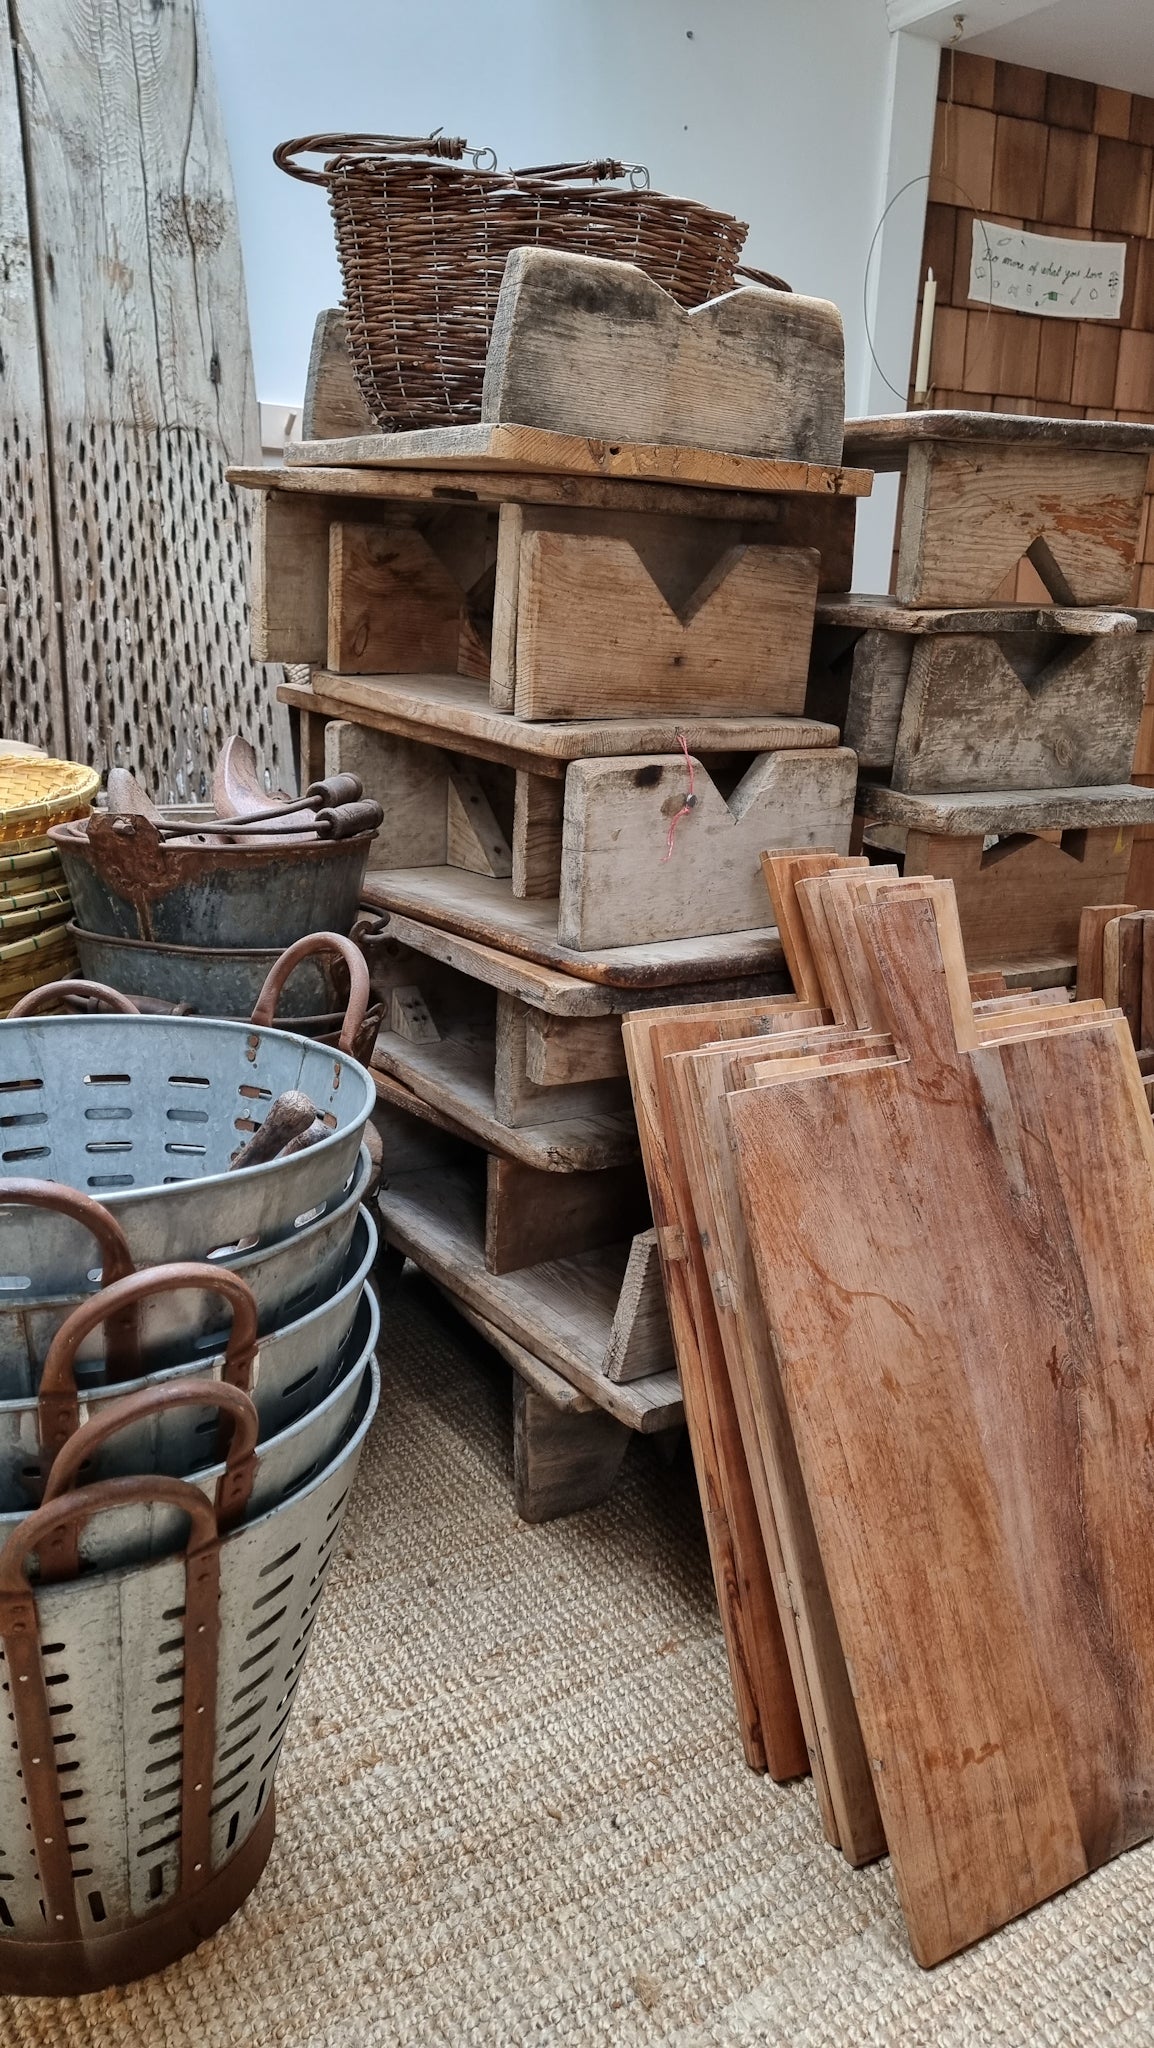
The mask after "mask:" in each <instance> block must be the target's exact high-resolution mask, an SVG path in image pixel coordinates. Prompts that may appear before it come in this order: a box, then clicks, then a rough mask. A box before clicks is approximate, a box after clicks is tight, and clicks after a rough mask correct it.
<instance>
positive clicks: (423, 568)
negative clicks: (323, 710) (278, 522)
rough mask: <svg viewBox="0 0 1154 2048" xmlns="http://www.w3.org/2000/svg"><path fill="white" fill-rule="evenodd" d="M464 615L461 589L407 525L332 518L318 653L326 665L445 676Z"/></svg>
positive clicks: (349, 671)
mask: <svg viewBox="0 0 1154 2048" xmlns="http://www.w3.org/2000/svg"><path fill="white" fill-rule="evenodd" d="M464 618H465V593H464V591H463V590H462V589H461V586H460V584H459V583H458V582H457V581H456V580H455V578H454V577H452V576H451V575H450V574H449V572H448V570H447V569H446V567H445V564H444V562H442V561H441V559H440V557H439V556H438V555H436V554H435V553H434V552H433V549H432V548H431V547H430V546H429V543H428V541H427V540H426V539H425V538H424V536H423V535H422V534H421V533H419V532H418V531H417V530H416V528H415V527H413V526H411V525H400V524H397V525H390V526H384V525H380V524H373V525H366V524H365V523H364V522H356V521H352V520H345V519H340V520H334V521H333V524H332V527H331V528H330V533H329V588H328V643H327V653H326V655H325V657H324V659H325V661H326V663H327V665H328V667H329V668H330V669H332V670H334V671H335V672H337V673H338V674H341V673H343V674H345V675H372V674H373V673H375V672H377V671H380V672H381V673H384V674H389V675H419V674H421V673H422V672H424V671H431V672H433V673H434V674H435V673H437V672H438V671H443V672H445V673H446V674H449V675H451V674H452V673H453V671H454V670H455V669H456V667H457V659H458V655H459V653H460V646H461V631H462V627H463V625H464Z"/></svg>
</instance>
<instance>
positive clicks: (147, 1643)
mask: <svg viewBox="0 0 1154 2048" xmlns="http://www.w3.org/2000/svg"><path fill="white" fill-rule="evenodd" d="M234 1391H235V1390H234ZM377 1394H378V1379H377V1372H376V1367H375V1365H370V1367H369V1369H368V1371H367V1373H366V1374H365V1375H364V1376H363V1379H362V1393H361V1397H360V1405H359V1408H358V1411H357V1414H356V1416H355V1418H354V1420H353V1423H352V1426H351V1427H350V1429H349V1431H348V1433H347V1435H346V1437H345V1439H344V1441H343V1442H342V1443H341V1445H340V1447H339V1448H338V1449H337V1450H336V1451H335V1453H334V1455H333V1457H332V1458H331V1460H330V1462H329V1463H328V1465H327V1466H326V1468H325V1469H324V1471H322V1472H320V1473H318V1474H317V1475H316V1477H315V1478H313V1479H312V1480H311V1481H310V1482H309V1483H308V1484H307V1485H304V1486H302V1487H301V1489H300V1490H299V1491H298V1492H297V1493H295V1494H294V1495H292V1497H291V1498H290V1499H288V1500H286V1501H284V1502H281V1503H278V1504H277V1505H275V1506H272V1507H270V1509H269V1510H268V1512H267V1513H265V1514H262V1515H258V1516H257V1517H256V1518H255V1519H254V1520H251V1521H249V1522H246V1523H244V1524H243V1525H242V1526H240V1527H237V1528H234V1529H232V1530H231V1531H228V1530H227V1527H226V1526H222V1517H221V1515H220V1513H219V1512H218V1510H217V1509H216V1508H215V1507H214V1505H213V1503H212V1502H211V1501H210V1500H208V1499H207V1498H206V1496H205V1494H204V1493H202V1492H201V1491H200V1490H199V1488H198V1487H196V1486H191V1485H189V1484H188V1482H187V1481H185V1480H182V1479H174V1478H166V1477H156V1476H150V1477H139V1478H127V1479H113V1480H106V1481H103V1482H101V1483H99V1484H97V1485H95V1486H90V1487H87V1488H82V1489H81V1490H80V1491H78V1492H69V1491H67V1490H64V1482H63V1481H61V1480H57V1478H56V1475H55V1474H53V1475H52V1477H50V1480H49V1485H48V1494H47V1501H46V1504H45V1505H44V1506H43V1507H41V1508H39V1509H37V1510H36V1512H35V1513H34V1514H32V1515H29V1516H28V1517H26V1518H25V1520H24V1521H23V1522H22V1523H21V1524H20V1526H19V1528H18V1529H17V1530H16V1531H15V1532H14V1533H13V1535H12V1536H11V1537H10V1539H9V1541H8V1543H7V1544H6V1546H5V1548H4V1550H3V1553H2V1554H0V1645H2V1650H3V1669H2V1680H3V1684H4V1687H5V1690H6V1694H7V1698H8V1701H9V1712H10V1714H11V1717H12V1723H13V1737H14V1739H13V1741H12V1743H11V1745H7V1744H6V1745H5V1747H4V1752H3V1756H2V1757H0V1841H2V1842H3V1844H4V1849H5V1855H4V1859H3V1867H2V1869H0V1993H4V1994H7V1995H10V1996H11V1995H18V1994H24V1995H50V1996H56V1997H59V1996H63V1995H72V1994H77V1993H80V1992H84V1991H93V1990H99V1989H102V1988H103V1987H105V1986H107V1985H109V1984H116V1983H123V1982H126V1981H128V1980H130V1979H132V1978H134V1977H140V1976H144V1975H146V1974H148V1973H150V1972H152V1971H155V1970H159V1969H162V1968H164V1967H165V1965H167V1964H168V1963H171V1962H173V1961H175V1960H176V1958H177V1957H178V1956H181V1955H184V1954H186V1953H187V1952H188V1951H189V1950H190V1949H192V1948H195V1947H196V1945H197V1944H198V1943H199V1942H201V1941H203V1940H204V1939H205V1938H206V1937H207V1936H208V1935H210V1934H212V1933H213V1932H214V1931H215V1930H216V1929H217V1928H218V1927H220V1926H221V1925H222V1924H223V1922H224V1921H225V1920H227V1919H228V1918H229V1916H230V1915H231V1914H232V1913H234V1912H235V1911H236V1909H237V1907H238V1906H239V1905H240V1904H241V1903H242V1902H243V1900H244V1899H245V1898H246V1897H247V1895H248V1893H249V1892H250V1891H251V1889H252V1887H253V1885H254V1884H255V1883H256V1881H257V1879H258V1878H259V1876H260V1873H261V1871H262V1869H263V1868H264V1864H265V1861H266V1859H267V1857H268V1853H269V1849H270V1848H271V1846H272V1839H273V1833H274V1828H275V1820H274V1802H273V1780H274V1776H275V1772H276V1767H277V1761H278V1758H279V1755H280V1749H281V1744H282V1742H283V1740H284V1736H285V1731H286V1728H287V1725H288V1721H289V1715H290V1711H291V1708H292V1702H293V1697H294V1694H295V1692H296V1687H297V1684H298V1682H299V1679H300V1675H301V1670H302V1667H303V1663H304V1657H305V1651H306V1648H307V1645H308V1639H309V1633H310V1630H311V1628H312V1624H313V1621H314V1619H315V1616H316V1612H317V1605H318V1601H319V1599H320V1595H321V1592H322V1589H323V1586H324V1581H325V1576H326V1574H327V1572H328V1570H329V1567H330V1565H331V1562H332V1559H333V1556H334V1552H335V1549H336V1544H337V1538H338V1536H339V1533H340V1528H341V1521H342V1517H343V1513H344V1506H345V1502H346V1500H347V1497H348V1493H349V1488H350V1486H351V1485H352V1481H353V1478H354V1475H355V1472H356V1466H357V1461H358V1459H359V1456H360V1451H361V1446H362V1444H363V1442H364V1438H365V1434H366V1432H367V1430H368V1427H369V1424H370V1422H371V1420H372V1416H373V1413H374V1410H375V1407H376V1401H377ZM236 1398H237V1400H238V1401H240V1402H244V1401H245V1400H246V1399H247V1397H246V1396H245V1395H243V1394H242V1393H239V1392H237V1394H236ZM250 1406H251V1404H250ZM255 1422H256V1418H255V1414H253V1415H252V1417H251V1422H250V1430H251V1429H254V1428H255ZM88 1427H89V1429H91V1428H92V1425H91V1424H90V1425H88ZM84 1434H85V1433H84V1431H82V1432H81V1439H83V1437H84ZM75 1449H78V1450H79V1454H80V1456H81V1457H83V1455H84V1444H83V1441H80V1442H79V1443H77V1440H74V1452H75ZM126 1510H127V1511H128V1512H130V1513H133V1514H135V1515H137V1516H140V1515H155V1516H164V1517H166V1518H167V1523H168V1525H169V1529H170V1546H171V1547H170V1554H169V1555H167V1556H165V1557H163V1558H158V1559H154V1560H152V1561H150V1562H148V1563H146V1564H138V1565H131V1566H127V1567H120V1568H118V1569H114V1570H107V1571H100V1572H93V1573H90V1574H87V1575H83V1576H80V1577H78V1578H75V1579H71V1580H66V1581H64V1582H61V1583H52V1582H51V1581H52V1579H53V1577H54V1574H53V1571H52V1569H51V1568H50V1567H49V1564H48V1560H50V1558H51V1556H52V1554H53V1552H54V1550H57V1549H63V1550H65V1551H67V1550H68V1549H69V1548H71V1549H72V1551H73V1552H75V1550H76V1547H77V1545H76V1541H75V1539H76V1536H77V1531H78V1530H82V1529H83V1528H84V1527H86V1526H89V1525H91V1524H92V1523H93V1521H95V1520H97V1519H103V1518H104V1517H105V1516H108V1515H113V1516H115V1515H120V1514H122V1513H124V1512H125V1511H126ZM81 1540H82V1539H81ZM34 1554H35V1555H36V1556H38V1558H39V1562H40V1569H41V1583H40V1584H38V1585H36V1586H33V1585H31V1584H29V1582H28V1578H27V1566H28V1562H29V1560H30V1558H31V1557H32V1556H33V1555H34Z"/></svg>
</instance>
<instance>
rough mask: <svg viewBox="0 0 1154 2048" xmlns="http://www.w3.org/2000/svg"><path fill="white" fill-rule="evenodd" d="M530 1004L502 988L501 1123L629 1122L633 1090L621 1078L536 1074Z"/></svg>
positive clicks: (497, 1092)
mask: <svg viewBox="0 0 1154 2048" xmlns="http://www.w3.org/2000/svg"><path fill="white" fill-rule="evenodd" d="M528 1017H529V1011H528V1006H527V1005H526V1004H525V1003H522V1002H519V1001H518V999H517V997H516V996H508V995H502V994H498V996H497V1030H496V1055H495V1067H494V1090H493V1100H494V1105H495V1108H496V1113H497V1116H498V1118H499V1120H500V1121H501V1123H503V1124H508V1125H509V1126H510V1127H511V1128H513V1129H514V1130H519V1129H523V1128H525V1127H526V1126H536V1127H538V1128H541V1127H543V1126H545V1125H548V1124H552V1123H557V1122H559V1121H566V1122H567V1121H569V1120H571V1119H573V1118H581V1119H590V1120H592V1121H595V1122H600V1121H601V1120H602V1119H604V1118H606V1117H608V1118H611V1119H612V1118H617V1117H621V1118H624V1119H625V1120H626V1125H627V1127H630V1117H629V1113H630V1096H629V1086H628V1083H627V1081H626V1080H625V1079H624V1078H623V1077H622V1078H608V1079H606V1078H600V1079H586V1078H585V1077H584V1076H572V1077H570V1078H568V1079H566V1080H565V1081H562V1082H559V1083H549V1084H545V1085H542V1084H540V1083H538V1082H536V1081H534V1080H533V1078H532V1076H531V1074H530V1072H529V1062H528V1042H527V1032H528Z"/></svg>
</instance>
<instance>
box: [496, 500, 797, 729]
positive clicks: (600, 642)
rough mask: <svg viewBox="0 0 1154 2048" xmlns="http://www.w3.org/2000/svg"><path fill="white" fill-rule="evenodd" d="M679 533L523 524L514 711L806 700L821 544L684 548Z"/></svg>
mask: <svg viewBox="0 0 1154 2048" xmlns="http://www.w3.org/2000/svg"><path fill="white" fill-rule="evenodd" d="M722 531H724V529H723V530H722ZM680 538H681V537H680V536H676V535H675V536H674V537H673V542H672V544H667V545H666V546H664V547H662V546H661V545H660V544H659V543H658V542H657V541H655V540H654V539H652V538H651V539H650V541H649V544H648V545H647V546H644V548H643V551H641V550H639V549H638V548H637V547H635V546H633V545H631V544H630V542H629V541H628V540H625V539H620V538H617V537H613V536H610V535H594V534H565V533H557V532H549V531H548V530H545V531H542V530H535V529H533V528H531V527H530V528H528V530H526V531H525V532H524V533H523V536H522V541H521V561H520V568H519V571H518V578H517V649H516V687H515V698H514V708H515V710H516V713H517V716H518V717H519V718H531V719H549V718H566V717H579V718H624V717H637V716H638V715H642V714H644V713H646V712H653V711H657V710H660V709H661V708H662V707H663V706H667V705H672V706H674V707H675V708H676V709H677V710H678V711H681V712H685V713H688V714H690V715H695V716H698V717H700V716H702V715H703V714H705V715H708V716H711V717H736V716H740V715H742V714H743V713H744V714H746V715H748V714H749V712H751V711H760V712H762V713H763V714H767V715H772V714H777V715H784V716H787V717H788V716H797V715H800V714H801V713H802V712H803V711H804V708H805V685H806V670H807V666H808V659H809V647H810V641H811V638H812V635H813V609H814V601H815V598H816V595H817V577H818V556H817V554H816V551H815V550H813V549H802V548H764V547H748V546H745V545H743V544H738V545H735V546H725V547H723V548H722V549H721V551H720V552H719V551H718V550H717V548H716V547H714V548H711V549H709V550H708V552H706V551H705V550H701V551H700V552H699V553H697V554H696V558H693V557H691V559H690V561H689V562H687V561H686V558H685V549H684V547H683V546H682V545H678V542H679V541H680ZM687 571H688V573H687Z"/></svg>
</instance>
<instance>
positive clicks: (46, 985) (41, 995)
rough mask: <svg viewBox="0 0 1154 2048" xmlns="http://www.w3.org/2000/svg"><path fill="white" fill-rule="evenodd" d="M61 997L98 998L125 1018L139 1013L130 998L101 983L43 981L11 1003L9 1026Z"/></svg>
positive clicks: (136, 1015)
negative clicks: (19, 1018)
mask: <svg viewBox="0 0 1154 2048" xmlns="http://www.w3.org/2000/svg"><path fill="white" fill-rule="evenodd" d="M61 996H98V997H99V998H100V1001H101V1002H102V1003H105V1004H106V1005H107V1007H108V1008H109V1009H110V1010H121V1011H123V1013H124V1015H125V1016H126V1017H139V1015H140V1011H139V1010H138V1009H137V1006H136V1004H135V1003H134V1002H133V1000H132V997H131V996H126V995H123V994H122V993H121V991H120V990H119V989H118V988H106V987H105V984H104V983H103V982H102V981H45V982H42V983H41V986H40V987H39V988H34V989H30V990H29V992H28V994H27V995H26V996H21V998H20V1001H19V1002H18V1003H13V1005H12V1008H11V1009H10V1010H9V1012H8V1022H9V1023H10V1024H11V1023H13V1022H14V1021H15V1019H16V1018H17V1017H31V1016H32V1015H33V1013H34V1012H35V1011H36V1010H44V1009H47V1007H48V1005H49V1003H58V1002H59V1001H60V998H61Z"/></svg>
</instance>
